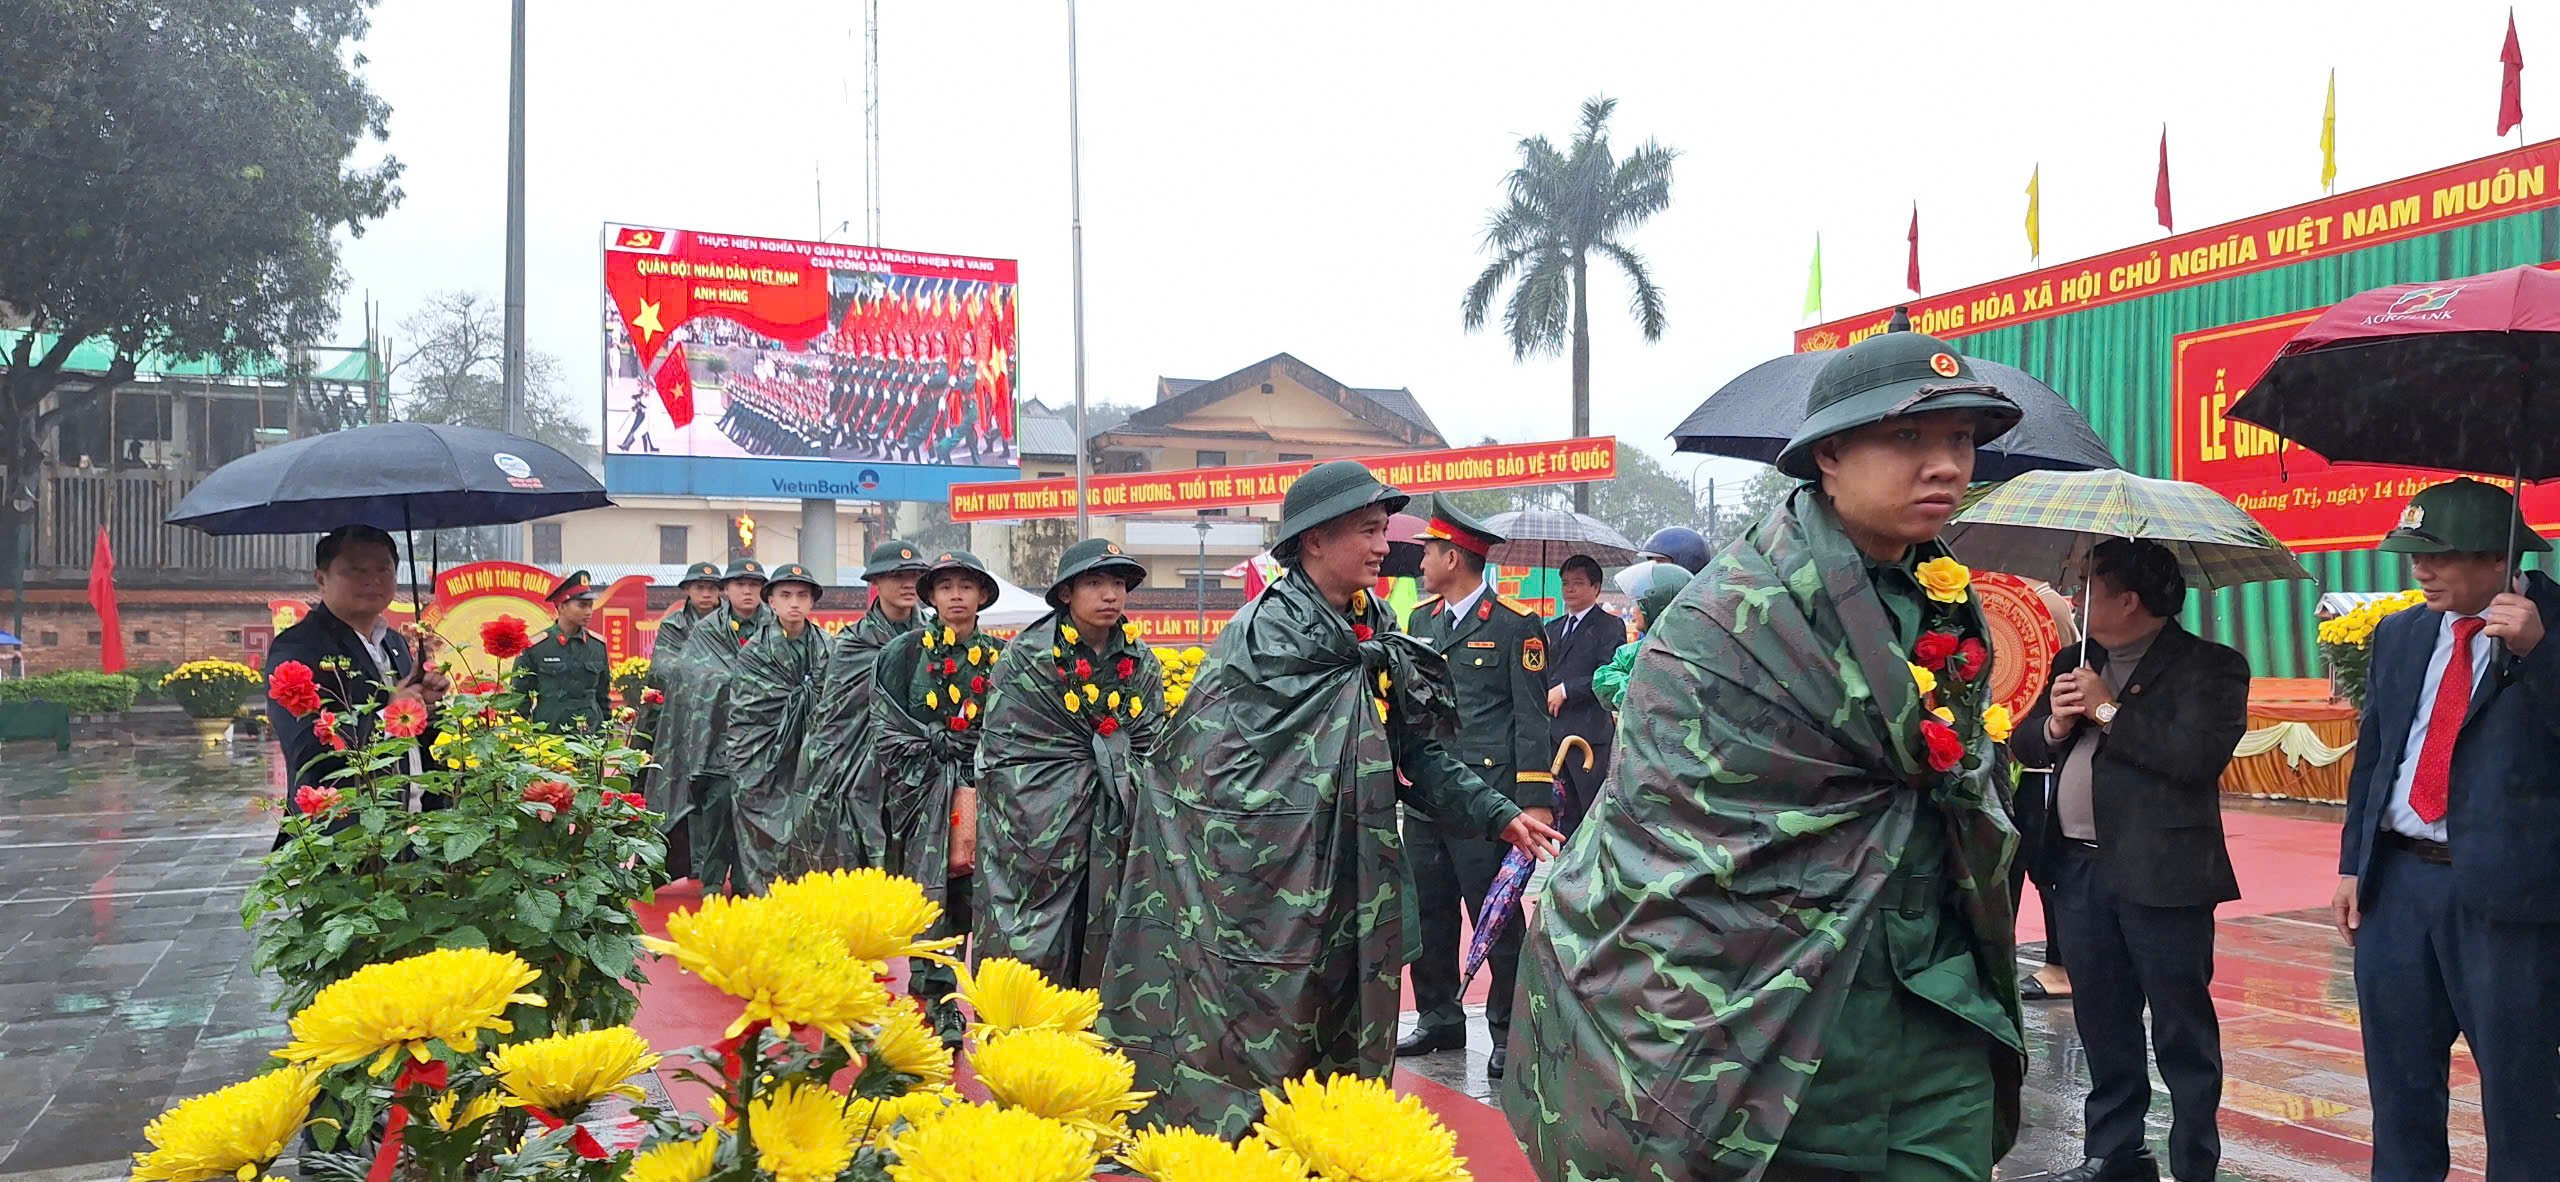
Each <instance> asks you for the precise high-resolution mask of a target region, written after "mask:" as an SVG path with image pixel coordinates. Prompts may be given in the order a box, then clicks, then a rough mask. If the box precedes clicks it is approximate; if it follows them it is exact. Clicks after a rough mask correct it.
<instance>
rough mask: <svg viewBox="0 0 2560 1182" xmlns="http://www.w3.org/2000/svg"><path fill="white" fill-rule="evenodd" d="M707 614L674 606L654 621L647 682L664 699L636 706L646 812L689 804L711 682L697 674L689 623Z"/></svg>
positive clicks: (698, 659)
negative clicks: (644, 752)
mask: <svg viewBox="0 0 2560 1182" xmlns="http://www.w3.org/2000/svg"><path fill="white" fill-rule="evenodd" d="M720 610H721V609H719V608H716V607H715V608H713V609H712V612H713V613H715V614H716V613H717V612H719V611H720ZM711 618H712V616H711V615H704V616H701V617H699V618H697V617H696V616H695V615H694V614H693V609H691V608H689V607H687V606H685V605H684V604H681V603H679V604H677V605H675V607H673V608H671V609H669V610H668V612H667V614H666V616H665V617H664V618H662V619H660V620H659V621H658V637H657V639H656V640H655V641H653V642H652V647H651V648H650V650H649V685H650V687H651V688H653V689H655V690H657V691H658V692H659V693H661V694H663V695H665V696H666V699H667V700H666V702H665V703H664V704H662V705H659V706H655V707H646V708H643V710H642V711H641V729H642V730H643V731H644V732H646V734H647V736H648V750H649V760H650V767H649V770H648V772H647V773H646V774H645V776H644V777H643V779H642V783H643V784H644V785H645V787H644V788H643V789H642V791H643V792H644V794H646V795H647V796H648V798H649V808H650V809H651V810H652V811H655V812H659V813H663V814H665V815H667V816H670V817H673V816H675V815H677V814H678V813H681V812H684V811H685V810H687V809H689V808H690V807H691V806H692V803H693V773H694V769H696V768H698V767H700V766H701V765H702V754H703V751H704V750H705V748H707V747H708V746H709V740H710V737H711V733H710V732H711V703H710V697H711V687H710V685H709V684H708V679H707V678H705V677H704V676H703V673H704V666H703V657H702V656H701V654H699V653H696V652H694V651H693V637H694V634H695V633H696V632H697V631H700V629H698V628H697V627H696V626H695V625H696V624H698V623H700V622H701V621H702V620H709V619H711Z"/></svg>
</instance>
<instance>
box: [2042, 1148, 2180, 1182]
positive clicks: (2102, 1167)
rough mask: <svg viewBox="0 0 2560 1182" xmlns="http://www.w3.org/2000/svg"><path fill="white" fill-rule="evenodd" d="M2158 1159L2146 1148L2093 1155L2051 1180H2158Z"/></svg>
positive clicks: (2118, 1181)
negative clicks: (2108, 1155) (2112, 1154)
mask: <svg viewBox="0 0 2560 1182" xmlns="http://www.w3.org/2000/svg"><path fill="white" fill-rule="evenodd" d="M2159 1179H2160V1160H2159V1159H2158V1158H2155V1157H2153V1156H2151V1151H2150V1150H2148V1149H2145V1150H2140V1151H2138V1152H2134V1153H2120V1154H2117V1155H2116V1156H2114V1157H2093V1158H2090V1159H2089V1160H2087V1161H2084V1162H2081V1163H2080V1164H2079V1165H2076V1166H2073V1167H2071V1168H2070V1169H2067V1170H2064V1171H2062V1172H2061V1173H2059V1174H2055V1175H2053V1176H2052V1179H2051V1182H2159Z"/></svg>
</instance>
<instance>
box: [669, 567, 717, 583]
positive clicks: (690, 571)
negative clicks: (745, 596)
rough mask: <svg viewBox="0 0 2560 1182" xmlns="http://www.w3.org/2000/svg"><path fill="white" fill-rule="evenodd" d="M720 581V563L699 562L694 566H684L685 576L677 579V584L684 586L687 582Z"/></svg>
mask: <svg viewBox="0 0 2560 1182" xmlns="http://www.w3.org/2000/svg"><path fill="white" fill-rule="evenodd" d="M719 581H720V565H719V564H718V563H715V562H697V563H694V564H693V565H692V566H688V567H686V568H684V577H683V578H681V579H678V580H676V586H679V587H682V586H684V585H685V584H687V583H717V582H719Z"/></svg>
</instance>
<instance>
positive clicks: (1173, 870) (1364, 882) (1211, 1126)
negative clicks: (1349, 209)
mask: <svg viewBox="0 0 2560 1182" xmlns="http://www.w3.org/2000/svg"><path fill="white" fill-rule="evenodd" d="M1404 502H1405V497H1404V495H1403V494H1401V493H1398V492H1397V491H1396V490H1394V489H1392V488H1388V487H1387V486H1385V485H1382V484H1380V483H1378V480H1377V478H1376V477H1375V476H1372V475H1371V474H1370V473H1369V470H1368V469H1367V468H1364V467H1362V466H1360V465H1359V464H1357V463H1355V462H1351V461H1347V460H1337V461H1334V462H1332V463H1327V464H1320V465H1317V466H1316V467H1315V468H1314V469H1312V470H1310V471H1309V472H1308V473H1307V474H1306V475H1304V476H1302V477H1300V478H1298V480H1297V482H1296V483H1295V484H1294V485H1293V486H1292V487H1291V488H1290V489H1289V494H1288V498H1287V499H1286V501H1285V502H1284V503H1283V520H1282V522H1281V527H1280V540H1279V542H1278V543H1277V544H1276V545H1274V547H1273V552H1274V553H1275V554H1276V555H1278V556H1279V558H1280V560H1281V561H1282V562H1283V563H1284V564H1287V566H1288V567H1289V573H1288V574H1287V575H1286V576H1285V577H1283V578H1282V579H1281V580H1280V581H1279V582H1278V583H1275V584H1273V585H1272V587H1271V588H1270V589H1269V590H1267V591H1265V592H1263V593H1262V595H1261V596H1260V597H1258V598H1256V599H1255V600H1254V601H1253V602H1252V603H1249V604H1247V605H1245V608H1244V610H1243V611H1241V612H1239V613H1237V615H1236V618H1235V620H1234V622H1232V623H1230V624H1229V625H1228V626H1227V629H1226V631H1225V632H1223V633H1221V634H1220V635H1219V637H1218V642H1217V644H1216V646H1215V647H1214V648H1213V649H1212V650H1211V652H1210V657H1209V664H1208V667H1207V668H1205V669H1203V670H1202V671H1201V673H1200V676H1199V679H1198V680H1197V681H1196V682H1195V683H1193V686H1192V689H1191V695H1190V697H1189V698H1188V699H1187V700H1186V701H1185V702H1184V703H1183V708H1182V713H1181V714H1179V715H1177V716H1176V717H1175V719H1174V724H1173V729H1172V730H1171V731H1169V732H1167V733H1166V735H1165V737H1164V738H1163V740H1162V741H1161V743H1160V744H1159V746H1158V748H1157V750H1156V753H1155V756H1154V758H1152V759H1150V760H1149V761H1148V762H1147V763H1146V764H1145V765H1144V766H1143V767H1142V768H1140V770H1139V773H1138V799H1137V803H1136V805H1135V807H1134V809H1133V813H1134V815H1133V816H1132V817H1131V820H1130V837H1129V860H1128V862H1127V864H1126V866H1125V867H1124V869H1123V871H1122V876H1121V898H1120V906H1121V912H1120V916H1119V919H1118V921H1117V922H1116V923H1115V925H1114V927H1113V930H1112V938H1111V943H1110V953H1109V956H1108V958H1107V960H1106V962H1105V967H1104V975H1103V981H1102V1021H1101V1024H1100V1027H1099V1029H1100V1032H1101V1034H1102V1036H1103V1037H1104V1038H1106V1039H1109V1040H1110V1041H1111V1042H1113V1043H1115V1044H1117V1045H1118V1046H1119V1048H1120V1049H1121V1050H1122V1051H1124V1052H1126V1053H1127V1054H1128V1056H1129V1057H1130V1058H1131V1059H1132V1060H1134V1061H1135V1062H1136V1063H1137V1068H1138V1079H1137V1086H1138V1087H1139V1088H1141V1089H1146V1090H1151V1091H1154V1092H1155V1093H1156V1099H1155V1102H1154V1104H1153V1105H1151V1106H1150V1107H1149V1108H1148V1109H1147V1111H1146V1113H1145V1115H1144V1117H1143V1119H1145V1120H1149V1121H1152V1122H1155V1123H1158V1124H1168V1125H1189V1126H1192V1127H1194V1128H1198V1129H1201V1130H1203V1131H1212V1132H1215V1133H1217V1134H1219V1135H1221V1136H1225V1137H1235V1136H1238V1135H1241V1134H1242V1133H1244V1132H1245V1131H1246V1130H1247V1129H1249V1128H1250V1127H1251V1126H1252V1124H1253V1121H1254V1119H1255V1117H1256V1115H1257V1114H1259V1113H1260V1111H1261V1107H1262V1105H1261V1100H1260V1090H1261V1089H1263V1088H1266V1087H1276V1086H1278V1085H1279V1083H1280V1082H1281V1081H1282V1080H1284V1079H1291V1078H1295V1077H1297V1076H1300V1075H1303V1074H1305V1073H1307V1072H1309V1071H1314V1072H1317V1073H1319V1074H1339V1073H1356V1074H1359V1075H1363V1076H1368V1077H1371V1078H1381V1079H1382V1078H1385V1076H1386V1075H1387V1072H1388V1069H1389V1068H1390V1067H1391V1066H1392V1065H1393V1061H1394V1059H1393V1056H1394V1051H1395V1037H1396V1011H1397V1009H1398V1000H1399V995H1400V993H1401V989H1400V987H1399V986H1400V981H1401V976H1402V970H1403V968H1404V965H1405V964H1406V962H1408V961H1409V960H1411V959H1412V956H1413V954H1414V952H1415V950H1416V949H1415V936H1416V935H1417V934H1418V933H1416V931H1415V928H1416V926H1417V924H1416V922H1415V919H1414V903H1413V900H1412V898H1411V891H1410V890H1409V889H1408V888H1407V886H1406V874H1405V867H1404V857H1403V851H1402V843H1401V841H1400V840H1399V837H1398V834H1397V828H1396V807H1395V806H1396V800H1397V798H1398V797H1399V796H1402V797H1404V798H1405V799H1408V800H1411V801H1413V802H1414V803H1416V804H1420V805H1423V806H1426V807H1428V808H1429V809H1430V810H1431V814H1432V815H1433V816H1434V817H1437V818H1439V819H1440V820H1441V822H1442V823H1443V824H1446V825H1450V826H1452V827H1453V828H1454V827H1464V828H1465V829H1466V830H1467V831H1470V832H1475V833H1482V834H1486V835H1488V836H1491V835H1497V834H1498V835H1500V836H1501V837H1502V838H1503V839H1504V840H1506V841H1509V842H1511V843H1512V844H1514V845H1517V846H1519V847H1521V848H1523V849H1529V850H1532V851H1534V852H1536V853H1538V854H1539V855H1541V856H1545V855H1548V854H1551V853H1552V852H1553V850H1554V848H1555V846H1556V844H1557V843H1558V842H1559V841H1560V840H1561V839H1562V836H1563V835H1562V834H1559V833H1557V832H1556V831H1555V830H1554V829H1553V828H1551V827H1549V826H1546V825H1543V824H1540V823H1539V822H1537V821H1536V820H1534V819H1532V818H1529V817H1526V816H1523V815H1521V813H1520V809H1519V807H1518V806H1516V805H1514V804H1512V803H1511V802H1510V800H1508V799H1506V798H1505V797H1504V796H1503V794H1502V793H1501V792H1499V791H1497V790H1495V789H1493V788H1489V787H1486V786H1485V784H1484V783H1483V781H1481V780H1479V779H1477V778H1476V775H1475V773H1473V772H1472V771H1469V770H1468V769H1467V768H1465V767H1464V766H1462V765H1460V764H1459V763H1458V762H1457V760H1456V759H1455V758H1454V757H1453V756H1451V755H1450V754H1449V749H1448V741H1449V738H1450V735H1451V732H1452V730H1453V729H1454V725H1455V718H1456V713H1455V710H1456V703H1455V698H1454V697H1453V695H1452V693H1451V691H1450V687H1449V678H1448V667H1447V665H1446V663H1445V662H1443V661H1442V660H1441V659H1440V657H1439V655H1438V654H1437V653H1434V652H1432V651H1431V650H1430V649H1429V648H1428V647H1426V646H1424V645H1423V644H1422V643H1421V642H1420V641H1417V640H1414V639H1413V638H1412V637H1409V636H1405V635H1403V634H1401V633H1398V632H1396V631H1395V621H1394V618H1393V616H1392V615H1391V614H1390V613H1389V612H1388V610H1387V607H1386V605H1385V604H1383V603H1381V602H1379V601H1378V600H1377V599H1376V597H1374V596H1372V595H1370V594H1369V592H1368V590H1367V588H1368V587H1370V586H1371V585H1372V584H1373V583H1374V582H1375V581H1376V579H1377V575H1378V566H1379V563H1380V562H1382V561H1383V560H1384V559H1385V558H1386V554H1387V535H1386V526H1387V516H1388V514H1389V513H1391V512H1393V511H1394V510H1395V509H1397V508H1399V507H1401V506H1402V505H1403V504H1404ZM1399 770H1401V771H1402V772H1403V775H1404V776H1405V777H1406V778H1408V779H1409V780H1410V781H1411V785H1410V787H1406V788H1400V787H1399V786H1398V784H1397V773H1398V771H1399Z"/></svg>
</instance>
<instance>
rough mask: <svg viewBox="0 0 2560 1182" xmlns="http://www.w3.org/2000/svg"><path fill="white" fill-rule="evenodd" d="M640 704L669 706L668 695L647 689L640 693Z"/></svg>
mask: <svg viewBox="0 0 2560 1182" xmlns="http://www.w3.org/2000/svg"><path fill="white" fill-rule="evenodd" d="M640 704H641V705H643V706H664V705H666V704H667V695H665V694H663V693H660V692H659V691H658V690H657V689H655V688H654V687H653V688H650V689H645V690H642V691H640Z"/></svg>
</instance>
